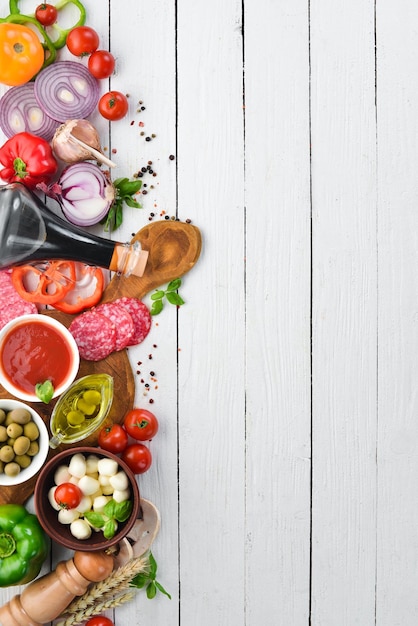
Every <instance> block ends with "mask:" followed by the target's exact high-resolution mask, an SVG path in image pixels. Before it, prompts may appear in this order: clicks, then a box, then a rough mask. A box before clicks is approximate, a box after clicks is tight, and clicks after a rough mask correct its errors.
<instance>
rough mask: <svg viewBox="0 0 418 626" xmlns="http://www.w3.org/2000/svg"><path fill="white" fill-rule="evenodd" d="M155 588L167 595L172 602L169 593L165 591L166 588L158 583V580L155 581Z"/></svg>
mask: <svg viewBox="0 0 418 626" xmlns="http://www.w3.org/2000/svg"><path fill="white" fill-rule="evenodd" d="M155 586H156V587H157V589H158V590H159V591H161V593H163V594H165V595H166V596H167V598H170V600H171V596H170V594H169V593H168V591H166V590H165V589H164V587H163V586H162V585H161V584H160V583H159V582H158V580H156V581H155Z"/></svg>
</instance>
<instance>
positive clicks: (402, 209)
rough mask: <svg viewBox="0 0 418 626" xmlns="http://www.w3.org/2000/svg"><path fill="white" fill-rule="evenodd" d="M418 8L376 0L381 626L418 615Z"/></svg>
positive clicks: (408, 625)
mask: <svg viewBox="0 0 418 626" xmlns="http://www.w3.org/2000/svg"><path fill="white" fill-rule="evenodd" d="M417 19H418V8H417V7H416V5H415V4H414V3H409V2H405V1H401V2H400V3H398V4H397V6H396V8H395V7H394V6H392V5H391V3H389V2H383V3H381V2H379V3H378V4H377V114H378V164H379V168H378V173H379V179H378V180H379V447H378V468H379V469H378V518H377V538H378V542H377V548H378V553H377V608H376V614H377V623H378V624H379V625H381V626H389V625H390V626H395V625H396V626H397V625H400V624H402V625H403V626H412V625H413V624H416V622H417V617H418V600H417V594H416V579H417V575H416V563H417V559H418V535H417V530H416V529H417V526H418V498H417V490H416V484H415V483H416V476H417V472H418V460H417V455H416V450H417V445H418V429H417V392H416V389H417V383H416V375H415V373H416V369H417V365H418V362H417V350H416V345H417V341H418V329H417V315H416V311H417V307H418V283H417V266H418V246H417V197H418V183H417V176H416V164H417V159H418V147H417V142H416V137H417V131H418V122H417V120H418V89H417V81H416V80H415V76H416V74H417V71H418V51H417V45H416V27H415V25H416V23H417Z"/></svg>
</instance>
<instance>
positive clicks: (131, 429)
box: [123, 409, 158, 441]
mask: <svg viewBox="0 0 418 626" xmlns="http://www.w3.org/2000/svg"><path fill="white" fill-rule="evenodd" d="M123 425H124V427H125V430H126V431H127V432H128V434H129V435H130V436H131V437H133V439H137V440H138V441H149V440H150V439H152V438H153V437H155V435H156V434H157V432H158V420H157V418H156V417H155V415H154V414H153V413H151V412H150V411H147V410H146V409H132V410H131V411H128V413H127V414H126V416H125V419H124V422H123Z"/></svg>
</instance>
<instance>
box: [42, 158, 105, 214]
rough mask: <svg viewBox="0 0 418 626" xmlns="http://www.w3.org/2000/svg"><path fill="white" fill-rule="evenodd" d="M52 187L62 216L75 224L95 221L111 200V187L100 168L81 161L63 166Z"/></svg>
mask: <svg viewBox="0 0 418 626" xmlns="http://www.w3.org/2000/svg"><path fill="white" fill-rule="evenodd" d="M54 187H55V189H56V190H57V189H59V193H58V194H54V195H55V197H56V199H57V200H58V201H59V203H60V205H61V208H62V211H63V213H64V215H65V217H66V218H67V220H68V221H69V222H71V223H72V224H76V225H77V226H92V225H93V224H98V223H99V222H100V220H102V219H103V218H104V217H105V216H106V215H107V212H108V211H109V209H110V206H111V204H112V202H113V201H114V199H115V188H114V186H113V184H112V183H111V182H110V180H109V179H108V177H107V176H106V174H105V173H104V172H103V170H101V169H100V167H99V166H98V165H95V164H94V163H88V162H85V161H83V162H81V163H74V164H73V165H69V166H68V167H67V168H65V170H64V171H63V172H62V174H61V176H60V178H59V180H58V187H57V186H56V185H55V186H54Z"/></svg>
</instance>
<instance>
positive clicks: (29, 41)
mask: <svg viewBox="0 0 418 626" xmlns="http://www.w3.org/2000/svg"><path fill="white" fill-rule="evenodd" d="M44 60H45V53H44V49H43V47H42V44H41V41H40V40H39V38H38V36H37V35H36V33H34V31H33V30H31V29H30V28H28V27H27V26H24V25H23V24H11V23H7V22H3V23H1V24H0V83H3V84H4V85H9V86H17V85H23V84H24V83H27V82H29V81H30V80H31V78H33V77H34V76H35V74H37V73H38V72H39V70H40V69H41V67H42V65H43V64H44Z"/></svg>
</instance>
